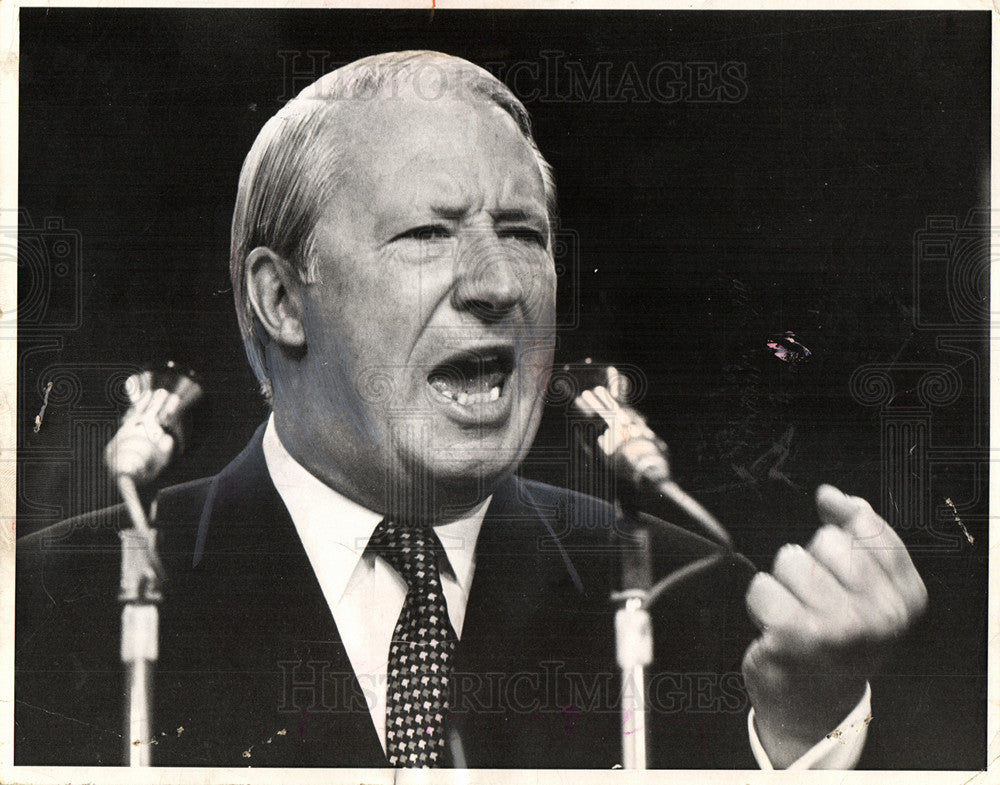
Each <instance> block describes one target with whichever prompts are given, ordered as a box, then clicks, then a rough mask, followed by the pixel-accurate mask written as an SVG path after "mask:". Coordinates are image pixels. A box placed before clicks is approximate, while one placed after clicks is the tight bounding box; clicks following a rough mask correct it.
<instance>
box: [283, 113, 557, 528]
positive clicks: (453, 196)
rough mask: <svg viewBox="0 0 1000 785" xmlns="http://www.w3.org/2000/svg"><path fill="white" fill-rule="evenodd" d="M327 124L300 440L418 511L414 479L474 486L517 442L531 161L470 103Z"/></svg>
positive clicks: (348, 480) (542, 238) (342, 483)
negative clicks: (331, 129)
mask: <svg viewBox="0 0 1000 785" xmlns="http://www.w3.org/2000/svg"><path fill="white" fill-rule="evenodd" d="M343 133H344V136H343V138H344V139H345V140H346V144H347V145H348V153H347V155H346V156H345V158H344V159H343V160H342V167H343V178H342V181H341V182H342V187H340V188H339V189H338V191H337V193H336V194H335V195H334V197H333V198H332V199H331V200H330V202H329V203H327V204H326V205H324V206H323V211H322V214H321V217H320V220H319V221H318V223H317V226H316V228H315V246H314V248H315V252H316V255H317V257H318V274H319V281H318V282H317V283H315V284H312V285H309V286H306V287H305V288H304V311H303V323H304V327H305V331H306V356H305V358H304V365H303V369H304V371H305V374H306V378H307V379H308V382H307V391H306V392H307V394H308V395H309V396H310V397H311V399H312V402H313V404H314V407H313V408H314V411H318V412H320V419H324V418H325V414H324V413H325V412H328V413H329V417H328V419H325V421H323V422H320V423H319V424H318V427H317V430H316V433H315V442H314V444H313V445H312V446H313V452H314V453H316V454H317V455H316V458H318V459H319V460H321V461H322V462H323V463H324V464H325V465H329V466H331V467H333V468H332V472H331V474H330V475H328V476H327V477H325V478H324V479H327V480H328V481H331V478H332V482H333V484H334V486H335V487H337V488H338V490H341V491H342V492H344V493H345V494H347V495H349V496H352V497H354V498H356V499H358V500H359V501H362V502H363V503H367V504H369V505H370V506H376V507H377V508H379V509H385V507H384V506H383V505H387V504H389V505H392V502H391V501H389V500H388V499H387V497H386V496H385V494H386V493H387V489H390V490H389V491H388V492H390V493H393V492H396V491H395V490H393V489H398V493H399V496H400V497H403V498H407V499H409V500H410V501H408V502H404V504H418V505H419V506H421V507H426V506H427V505H429V503H430V499H429V498H428V491H431V492H433V493H436V494H437V504H439V505H440V504H442V503H444V504H454V503H458V504H465V503H467V502H471V501H473V500H474V499H478V498H482V497H483V496H485V495H486V494H487V493H489V492H491V491H492V489H493V487H494V486H495V484H496V482H497V481H498V480H500V479H501V478H502V477H504V476H505V475H506V474H508V473H509V472H511V471H512V470H513V469H514V468H515V467H516V466H517V464H518V463H519V462H520V461H521V459H522V458H523V457H524V454H525V453H526V451H527V449H528V447H529V446H530V443H531V440H532V438H533V437H534V434H535V431H536V429H537V427H538V420H539V418H540V416H541V403H542V396H543V393H544V388H545V385H546V383H547V379H548V373H549V368H550V366H551V361H552V350H553V344H554V321H555V319H554V309H555V289H556V286H555V268H554V264H553V261H552V256H551V252H550V250H549V249H550V247H551V244H550V241H549V225H548V220H547V213H546V202H545V193H544V189H543V184H542V177H541V173H540V171H539V167H538V163H537V160H536V158H535V156H534V154H533V152H532V150H531V148H530V146H529V145H528V143H527V142H526V141H525V139H524V138H523V137H522V136H521V134H520V133H519V131H518V129H517V127H516V125H515V124H514V121H513V120H512V119H511V118H510V116H508V115H507V114H506V113H505V112H504V111H503V110H502V109H500V108H499V107H495V106H492V105H487V104H484V103H481V102H467V101H459V100H451V99H441V100H436V101H426V100H418V99H414V98H394V99H391V100H385V101H371V102H369V103H368V104H367V105H365V106H364V107H363V109H362V110H361V111H360V113H359V114H358V116H356V117H354V118H353V119H352V120H351V121H349V122H348V123H347V127H346V128H345V129H344V132H343ZM397 503H398V500H397ZM419 511H420V510H414V512H419Z"/></svg>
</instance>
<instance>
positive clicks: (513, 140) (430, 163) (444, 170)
mask: <svg viewBox="0 0 1000 785" xmlns="http://www.w3.org/2000/svg"><path fill="white" fill-rule="evenodd" d="M340 131H341V132H342V133H343V134H344V138H345V140H346V141H345V145H346V146H345V149H344V151H343V154H342V157H341V159H340V163H341V168H342V171H341V173H340V177H339V188H338V189H337V190H336V192H335V193H331V194H330V195H329V200H328V201H327V203H326V206H327V207H331V208H333V209H337V210H340V211H343V212H344V213H351V214H356V216H357V218H358V220H359V221H361V220H371V222H372V223H373V224H376V225H377V224H379V223H382V222H383V221H384V220H388V219H391V218H393V217H395V216H399V215H409V214H414V215H415V214H417V213H419V212H420V211H421V210H426V211H429V212H432V213H433V212H436V213H437V214H440V215H452V216H459V215H466V214H470V213H473V212H475V211H477V210H483V209H485V210H488V211H491V212H493V213H500V212H503V213H506V214H513V213H520V214H524V215H531V216H536V217H539V216H540V217H542V218H544V217H545V216H546V199H545V187H544V181H543V177H542V173H541V170H540V168H539V164H538V160H537V158H536V157H535V154H534V152H533V150H532V148H531V146H530V144H529V143H528V141H527V140H526V139H525V138H524V137H523V136H522V135H521V133H520V131H519V129H518V128H517V125H516V123H515V122H514V121H513V119H512V118H511V117H510V116H509V115H508V114H507V113H506V112H505V111H504V110H503V109H501V108H500V107H497V106H495V105H492V104H485V103H483V102H476V103H474V104H470V103H468V102H467V101H465V100H464V99H460V100H456V99H440V100H438V101H434V102H429V101H424V100H422V99H412V98H396V99H386V100H381V101H375V102H372V103H371V104H370V105H368V106H367V107H365V109H364V110H363V111H359V112H356V113H352V114H351V116H350V117H349V118H346V119H345V120H344V123H343V125H342V126H341V128H340Z"/></svg>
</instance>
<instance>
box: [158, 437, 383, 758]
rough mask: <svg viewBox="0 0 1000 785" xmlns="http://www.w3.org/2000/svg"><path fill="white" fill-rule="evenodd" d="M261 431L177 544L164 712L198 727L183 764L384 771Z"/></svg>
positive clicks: (182, 754)
mask: <svg viewBox="0 0 1000 785" xmlns="http://www.w3.org/2000/svg"><path fill="white" fill-rule="evenodd" d="M262 436H263V426H262V427H261V428H260V429H258V432H257V433H256V434H255V436H254V438H253V439H252V440H251V442H250V444H249V445H248V447H247V448H246V449H245V450H244V451H243V453H241V454H240V456H238V457H237V458H236V459H235V460H234V461H233V462H232V463H231V464H230V465H229V466H227V467H226V468H225V469H224V470H223V471H222V472H221V473H220V474H219V475H217V476H216V477H215V478H214V479H213V481H212V485H211V486H210V488H209V490H208V494H207V496H206V498H205V504H204V507H203V509H202V510H201V514H200V521H199V527H198V531H197V534H196V535H195V538H194V541H193V542H191V543H185V544H184V545H185V547H181V548H172V549H171V553H172V554H174V555H175V557H176V558H174V559H173V563H172V564H171V565H170V566H171V567H172V568H173V569H172V570H171V579H170V583H169V584H168V586H169V589H168V595H167V597H166V600H165V606H164V607H165V609H166V610H165V613H164V618H163V624H162V629H163V633H164V634H163V640H164V642H165V645H164V652H163V654H164V656H163V657H162V658H161V663H162V666H163V667H162V668H161V670H166V671H167V672H170V673H171V674H172V675H171V677H168V678H166V679H164V678H161V680H160V681H161V682H162V685H161V686H160V687H159V694H160V706H161V708H159V709H158V711H159V712H160V713H161V714H163V713H164V712H167V711H172V712H173V715H174V717H175V719H176V722H177V723H178V725H183V726H184V727H185V734H184V735H187V734H188V733H189V731H194V732H192V733H190V735H189V736H188V738H189V739H190V740H191V743H190V744H174V745H173V746H174V747H175V748H176V749H175V752H176V753H177V755H176V758H177V760H175V762H176V763H178V764H181V762H182V761H181V760H180V759H183V763H184V764H186V765H191V764H197V763H199V762H201V761H200V760H199V759H200V758H202V757H204V758H205V760H206V761H207V760H208V759H211V760H212V762H213V765H240V766H246V765H251V766H253V765H258V766H335V767H340V766H374V767H380V766H386V765H387V762H386V759H385V756H384V754H383V752H382V747H381V745H380V743H379V741H378V736H377V734H376V733H375V729H374V726H373V725H372V723H371V719H370V717H369V714H368V710H367V703H366V696H365V693H364V692H363V691H362V689H361V686H360V684H359V682H358V679H357V677H356V676H355V674H354V671H353V669H352V667H351V664H350V660H349V658H348V656H347V652H346V650H345V649H344V645H343V643H342V641H341V638H340V635H339V633H338V631H337V628H336V624H335V622H334V620H333V616H332V614H331V613H330V609H329V606H328V605H327V603H326V599H325V598H324V596H323V592H322V590H321V588H320V586H319V583H318V581H317V580H316V577H315V573H314V571H313V569H312V567H311V565H310V563H309V559H308V556H307V555H306V553H305V550H304V549H303V547H302V544H301V541H300V540H299V537H298V533H297V532H296V530H295V527H294V524H293V523H292V521H291V518H290V517H289V515H288V512H287V510H286V509H285V506H284V504H283V503H282V501H281V498H280V496H279V495H278V493H277V491H276V490H275V488H274V485H273V484H272V483H271V480H270V476H269V475H268V473H267V466H266V462H265V460H264V455H263V449H262V447H261V440H262ZM163 513H165V514H167V515H169V509H164V510H163ZM171 643H173V651H171V650H170V648H171V647H170V644H171ZM206 671H207V672H208V673H206ZM196 684H201V685H205V684H208V685H210V686H209V688H208V689H207V690H206V689H205V688H204V686H202V687H201V688H197V687H196V686H195V685H196ZM216 688H217V689H216ZM172 722H173V720H171V723H172ZM185 722H186V723H187V725H185ZM199 729H202V731H203V735H202V734H200V733H198V731H199ZM199 736H200V738H199ZM181 738H183V737H181ZM177 741H178V742H179V741H180V739H178V740H177ZM209 753H211V754H209ZM162 757H163V756H162V755H161V756H160V759H162ZM158 762H159V759H158ZM165 765H166V764H165Z"/></svg>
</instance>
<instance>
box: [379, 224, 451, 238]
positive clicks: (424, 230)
mask: <svg viewBox="0 0 1000 785" xmlns="http://www.w3.org/2000/svg"><path fill="white" fill-rule="evenodd" d="M451 236H452V234H451V229H449V228H448V227H447V226H445V225H444V224H426V225H424V226H415V227H413V228H412V229H407V230H406V231H405V232H400V233H399V234H397V235H396V236H395V237H393V238H392V239H393V241H395V240H422V241H428V240H447V239H448V238H450V237H451Z"/></svg>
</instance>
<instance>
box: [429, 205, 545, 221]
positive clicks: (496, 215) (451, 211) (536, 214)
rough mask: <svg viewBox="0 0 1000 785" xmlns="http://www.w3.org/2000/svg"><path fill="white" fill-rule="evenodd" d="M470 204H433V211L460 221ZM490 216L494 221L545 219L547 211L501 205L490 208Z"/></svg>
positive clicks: (448, 218) (451, 219) (443, 216)
mask: <svg viewBox="0 0 1000 785" xmlns="http://www.w3.org/2000/svg"><path fill="white" fill-rule="evenodd" d="M469 209H470V206H469V205H456V204H435V205H431V212H433V213H435V214H436V215H438V216H440V217H441V218H445V219H447V220H450V221H460V220H461V219H462V218H464V217H465V216H466V215H467V214H468V212H469ZM489 215H490V217H491V218H492V219H493V220H494V221H544V220H546V213H545V212H544V211H541V210H532V209H530V208H526V207H501V208H500V209H498V210H490V211H489Z"/></svg>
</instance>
